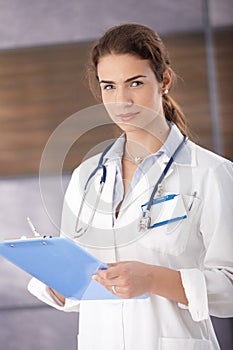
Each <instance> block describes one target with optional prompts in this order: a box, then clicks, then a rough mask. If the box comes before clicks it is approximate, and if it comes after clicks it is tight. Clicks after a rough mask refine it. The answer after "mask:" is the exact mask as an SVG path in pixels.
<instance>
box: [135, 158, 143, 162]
mask: <svg viewBox="0 0 233 350" xmlns="http://www.w3.org/2000/svg"><path fill="white" fill-rule="evenodd" d="M142 160H143V158H141V157H134V163H136V164H140V163H141V162H142Z"/></svg>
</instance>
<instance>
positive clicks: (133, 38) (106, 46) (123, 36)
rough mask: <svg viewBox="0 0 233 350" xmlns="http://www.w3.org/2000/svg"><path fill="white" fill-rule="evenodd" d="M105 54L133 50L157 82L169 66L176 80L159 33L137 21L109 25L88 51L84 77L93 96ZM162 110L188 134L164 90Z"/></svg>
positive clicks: (123, 52)
mask: <svg viewBox="0 0 233 350" xmlns="http://www.w3.org/2000/svg"><path fill="white" fill-rule="evenodd" d="M109 54H133V55H136V56H138V57H140V58H141V59H146V60H149V61H150V64H151V68H152V70H153V71H154V74H155V76H156V78H157V80H158V82H159V83H161V82H163V73H164V71H165V70H166V69H168V68H169V70H170V72H171V73H172V85H174V83H175V81H176V74H175V72H174V71H173V70H172V69H171V67H170V59H169V56H168V52H167V50H166V48H165V46H164V44H163V42H162V40H161V38H160V37H159V35H158V34H157V33H156V32H155V31H153V30H152V29H150V28H149V27H146V26H144V25H141V24H133V23H132V24H131V23H128V24H122V25H119V26H115V27H112V28H110V29H109V30H108V31H107V32H106V33H105V34H104V35H103V36H102V37H101V38H100V39H99V40H98V42H97V43H96V44H95V46H94V47H93V49H92V51H91V57H90V62H89V64H88V67H87V77H88V82H89V87H90V89H91V91H92V93H93V95H94V96H95V97H96V98H97V99H100V98H101V93H100V87H99V83H98V77H97V65H98V62H99V60H100V58H101V57H103V56H106V55H109ZM163 110H164V114H165V118H166V119H167V120H169V121H172V122H174V123H175V124H176V125H177V126H178V128H179V129H180V131H181V132H182V133H183V134H186V135H187V134H189V132H188V128H187V122H186V118H185V116H184V114H183V112H182V111H181V109H180V107H179V106H178V104H177V103H176V102H175V101H174V100H173V99H172V97H171V96H170V95H168V94H163Z"/></svg>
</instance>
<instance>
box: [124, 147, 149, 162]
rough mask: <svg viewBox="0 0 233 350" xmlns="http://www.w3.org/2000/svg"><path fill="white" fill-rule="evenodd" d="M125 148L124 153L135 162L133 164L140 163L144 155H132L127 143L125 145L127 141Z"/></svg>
mask: <svg viewBox="0 0 233 350" xmlns="http://www.w3.org/2000/svg"><path fill="white" fill-rule="evenodd" d="M125 150H126V153H127V154H128V155H129V157H130V158H131V159H132V161H133V162H134V163H135V164H137V165H138V164H140V163H141V162H142V161H143V159H144V158H145V157H140V156H133V155H132V154H131V153H130V152H129V149H128V145H127V142H126V144H125Z"/></svg>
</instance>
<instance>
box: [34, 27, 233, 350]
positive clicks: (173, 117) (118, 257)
mask: <svg viewBox="0 0 233 350" xmlns="http://www.w3.org/2000/svg"><path fill="white" fill-rule="evenodd" d="M89 73H90V74H89V77H90V82H91V87H92V89H94V88H96V90H95V92H96V93H98V92H99V93H100V95H101V98H102V101H103V103H104V105H105V107H106V109H107V111H108V113H109V115H110V116H111V118H112V119H113V121H114V122H115V123H117V125H119V126H120V128H121V129H122V130H123V134H122V136H121V137H120V138H118V139H117V140H116V141H115V142H114V143H113V144H112V145H110V146H109V147H108V148H107V149H106V150H105V151H104V152H103V153H102V154H98V155H97V156H94V157H91V158H89V159H88V160H86V161H85V162H83V163H82V164H81V165H80V166H79V167H78V168H77V169H76V170H75V171H74V173H73V176H72V179H71V181H70V184H69V186H68V189H67V192H66V196H65V201H64V209H63V217H62V228H61V230H62V234H63V235H66V236H69V237H70V238H71V239H73V240H74V241H75V242H76V243H77V244H80V245H81V246H82V247H84V248H85V249H87V250H88V251H89V252H90V253H91V254H93V255H95V256H96V257H97V258H99V259H100V260H101V261H103V262H105V263H108V264H109V268H108V269H107V270H100V271H99V272H98V273H97V274H96V275H95V276H93V279H95V280H96V281H97V282H99V283H101V284H102V285H103V286H104V287H105V288H106V289H108V290H109V291H111V292H112V293H113V294H116V295H117V296H118V297H119V299H116V300H101V301H100V300H97V301H93V300H92V301H74V300H71V299H65V298H64V297H63V296H61V295H59V294H58V293H57V292H56V291H54V290H51V289H50V288H49V287H47V286H45V285H43V284H42V283H41V282H39V281H37V280H36V279H32V280H31V282H30V284H29V290H30V291H31V293H33V294H34V295H36V296H37V297H38V298H40V299H41V300H43V301H44V302H46V303H48V304H49V305H52V306H54V307H55V308H57V309H59V310H64V311H79V312H80V321H79V322H80V325H79V335H78V349H79V350H90V349H97V350H110V349H111V350H141V349H146V350H155V349H163V350H170V349H172V350H174V349H179V350H182V349H185V350H187V349H189V350H191V349H193V350H194V349H196V350H197V349H198V350H207V349H208V350H210V349H211V350H213V349H219V345H218V343H217V340H216V337H215V334H214V330H213V327H212V324H211V321H210V315H215V316H217V317H230V316H232V314H233V305H232V296H233V288H232V274H231V273H232V237H231V230H232V226H233V223H232V213H231V210H232V194H231V189H232V184H233V182H232V178H233V176H232V174H233V173H232V164H231V163H230V161H228V160H226V159H224V158H222V157H220V156H218V155H215V154H213V153H211V152H209V151H207V150H205V149H203V148H201V147H199V146H197V145H196V144H194V143H193V142H191V141H189V140H188V139H187V137H186V135H187V133H188V131H187V127H186V122H185V118H184V115H183V114H182V112H181V110H180V109H179V108H178V106H177V105H176V104H175V102H174V101H173V100H172V98H171V97H170V95H169V91H170V89H171V87H172V84H173V81H174V77H175V74H174V72H173V71H172V69H171V67H170V61H169V58H168V55H167V52H166V49H165V47H164V45H163V43H162V41H161V39H160V38H159V36H158V35H157V33H155V32H154V31H153V30H151V29H150V28H148V27H145V26H142V25H138V24H124V25H120V26H116V27H113V28H111V29H110V30H108V31H107V32H106V33H105V34H104V36H103V37H102V38H101V39H100V40H99V41H98V42H97V43H96V45H95V47H94V48H93V50H92V55H91V65H90V67H89ZM92 77H94V80H93V79H92ZM87 179H88V181H86V180H87ZM84 192H85V193H84ZM61 278H62V276H61ZM144 294H146V298H140V296H141V295H144Z"/></svg>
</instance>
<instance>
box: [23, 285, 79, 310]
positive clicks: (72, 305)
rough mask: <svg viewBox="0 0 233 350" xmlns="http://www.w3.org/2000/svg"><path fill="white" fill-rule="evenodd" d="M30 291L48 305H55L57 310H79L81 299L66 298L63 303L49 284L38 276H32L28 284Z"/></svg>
mask: <svg viewBox="0 0 233 350" xmlns="http://www.w3.org/2000/svg"><path fill="white" fill-rule="evenodd" d="M28 291H29V292H30V293H31V294H33V295H34V296H35V297H37V298H38V299H39V300H41V301H43V302H44V303H46V304H47V305H50V306H52V307H54V308H55V309H57V310H61V311H65V312H78V311H79V304H80V302H79V300H73V299H68V298H66V299H65V304H64V305H63V304H62V302H61V301H59V299H58V298H56V296H55V295H54V294H53V293H52V292H51V290H50V289H49V287H48V286H46V285H45V284H44V283H43V282H41V281H39V280H38V279H36V278H32V279H31V280H30V282H29V284H28Z"/></svg>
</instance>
